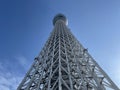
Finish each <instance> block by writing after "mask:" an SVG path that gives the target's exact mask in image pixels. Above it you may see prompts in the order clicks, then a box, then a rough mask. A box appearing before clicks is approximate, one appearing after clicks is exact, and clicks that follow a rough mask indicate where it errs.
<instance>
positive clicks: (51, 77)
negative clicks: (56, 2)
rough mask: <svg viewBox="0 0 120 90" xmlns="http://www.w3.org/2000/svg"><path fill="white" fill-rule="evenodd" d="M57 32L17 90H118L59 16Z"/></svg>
mask: <svg viewBox="0 0 120 90" xmlns="http://www.w3.org/2000/svg"><path fill="white" fill-rule="evenodd" d="M53 24H54V30H53V31H52V33H51V35H50V37H49V39H48V40H47V42H46V44H45V46H44V47H43V49H42V51H41V52H40V54H39V55H38V57H36V58H35V59H34V63H33V65H32V66H31V68H30V69H29V71H28V72H27V74H26V76H25V77H24V79H23V81H22V82H21V84H20V85H19V87H18V88H17V90H119V89H118V87H117V86H116V85H115V84H114V82H113V81H112V80H111V79H110V78H109V77H108V75H107V74H106V73H105V72H104V71H103V70H102V69H101V67H100V66H99V65H98V64H97V63H96V61H95V60H94V59H93V58H92V57H91V55H90V54H89V53H88V51H87V49H85V48H84V47H83V46H82V45H81V44H80V43H79V41H78V40H77V39H76V38H75V37H74V36H73V35H72V33H71V31H70V30H69V29H68V27H67V20H66V18H65V16H64V15H61V14H59V15H57V16H56V17H55V18H54V20H53Z"/></svg>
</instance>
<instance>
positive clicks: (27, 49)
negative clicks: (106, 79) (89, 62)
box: [0, 0, 120, 90]
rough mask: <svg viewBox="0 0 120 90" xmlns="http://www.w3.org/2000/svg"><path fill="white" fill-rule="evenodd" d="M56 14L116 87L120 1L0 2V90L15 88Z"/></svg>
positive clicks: (119, 65) (119, 70) (119, 80)
mask: <svg viewBox="0 0 120 90" xmlns="http://www.w3.org/2000/svg"><path fill="white" fill-rule="evenodd" d="M57 13H63V14H64V15H65V16H66V17H67V18H68V27H69V28H70V29H71V32H72V33H73V34H74V36H75V37H76V38H77V39H78V40H79V41H80V42H81V43H82V45H83V46H84V47H85V48H88V51H89V53H90V54H91V55H92V56H93V58H94V59H95V60H96V61H97V62H98V64H99V65H100V66H101V67H102V68H103V70H104V71H105V72H106V73H107V74H108V75H109V76H110V78H111V79H112V80H113V81H114V82H115V83H116V84H117V85H118V87H120V0H71V1H70V0H0V89H1V90H15V89H16V88H17V86H18V84H19V83H20V82H21V80H22V79H23V77H24V75H25V73H26V72H27V71H28V69H29V68H30V65H31V64H32V62H33V59H34V57H35V56H37V55H38V54H39V52H40V50H41V48H42V47H43V46H44V44H45V42H46V40H47V39H48V37H49V35H50V32H51V31H52V30H53V25H52V19H53V17H54V16H55V15H56V14H57Z"/></svg>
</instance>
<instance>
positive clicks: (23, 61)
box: [15, 55, 29, 70]
mask: <svg viewBox="0 0 120 90" xmlns="http://www.w3.org/2000/svg"><path fill="white" fill-rule="evenodd" d="M15 59H16V60H17V61H18V63H19V64H20V65H21V66H22V67H23V68H24V69H25V70H28V68H29V62H28V60H27V59H26V58H25V57H24V56H22V55H19V56H17V57H15Z"/></svg>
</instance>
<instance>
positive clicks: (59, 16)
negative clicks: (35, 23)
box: [53, 13, 68, 25]
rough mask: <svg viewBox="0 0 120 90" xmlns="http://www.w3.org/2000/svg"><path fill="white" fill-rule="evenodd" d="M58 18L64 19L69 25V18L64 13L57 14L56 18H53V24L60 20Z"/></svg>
mask: <svg viewBox="0 0 120 90" xmlns="http://www.w3.org/2000/svg"><path fill="white" fill-rule="evenodd" d="M58 20H62V21H64V23H65V24H66V25H67V22H68V21H67V18H66V17H65V16H64V15H63V14H61V13H60V14H57V15H56V16H55V17H54V18H53V25H55V23H56V22H57V21H58Z"/></svg>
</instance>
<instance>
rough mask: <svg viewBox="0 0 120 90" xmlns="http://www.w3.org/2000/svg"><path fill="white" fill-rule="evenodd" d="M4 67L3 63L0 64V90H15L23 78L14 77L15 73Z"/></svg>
mask: <svg viewBox="0 0 120 90" xmlns="http://www.w3.org/2000/svg"><path fill="white" fill-rule="evenodd" d="M6 67H7V66H6V65H5V64H4V63H3V62H0V90H16V89H17V87H18V85H19V83H20V82H21V80H22V79H23V76H20V75H15V74H14V73H15V72H16V71H11V70H9V68H6ZM13 67H14V66H13Z"/></svg>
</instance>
